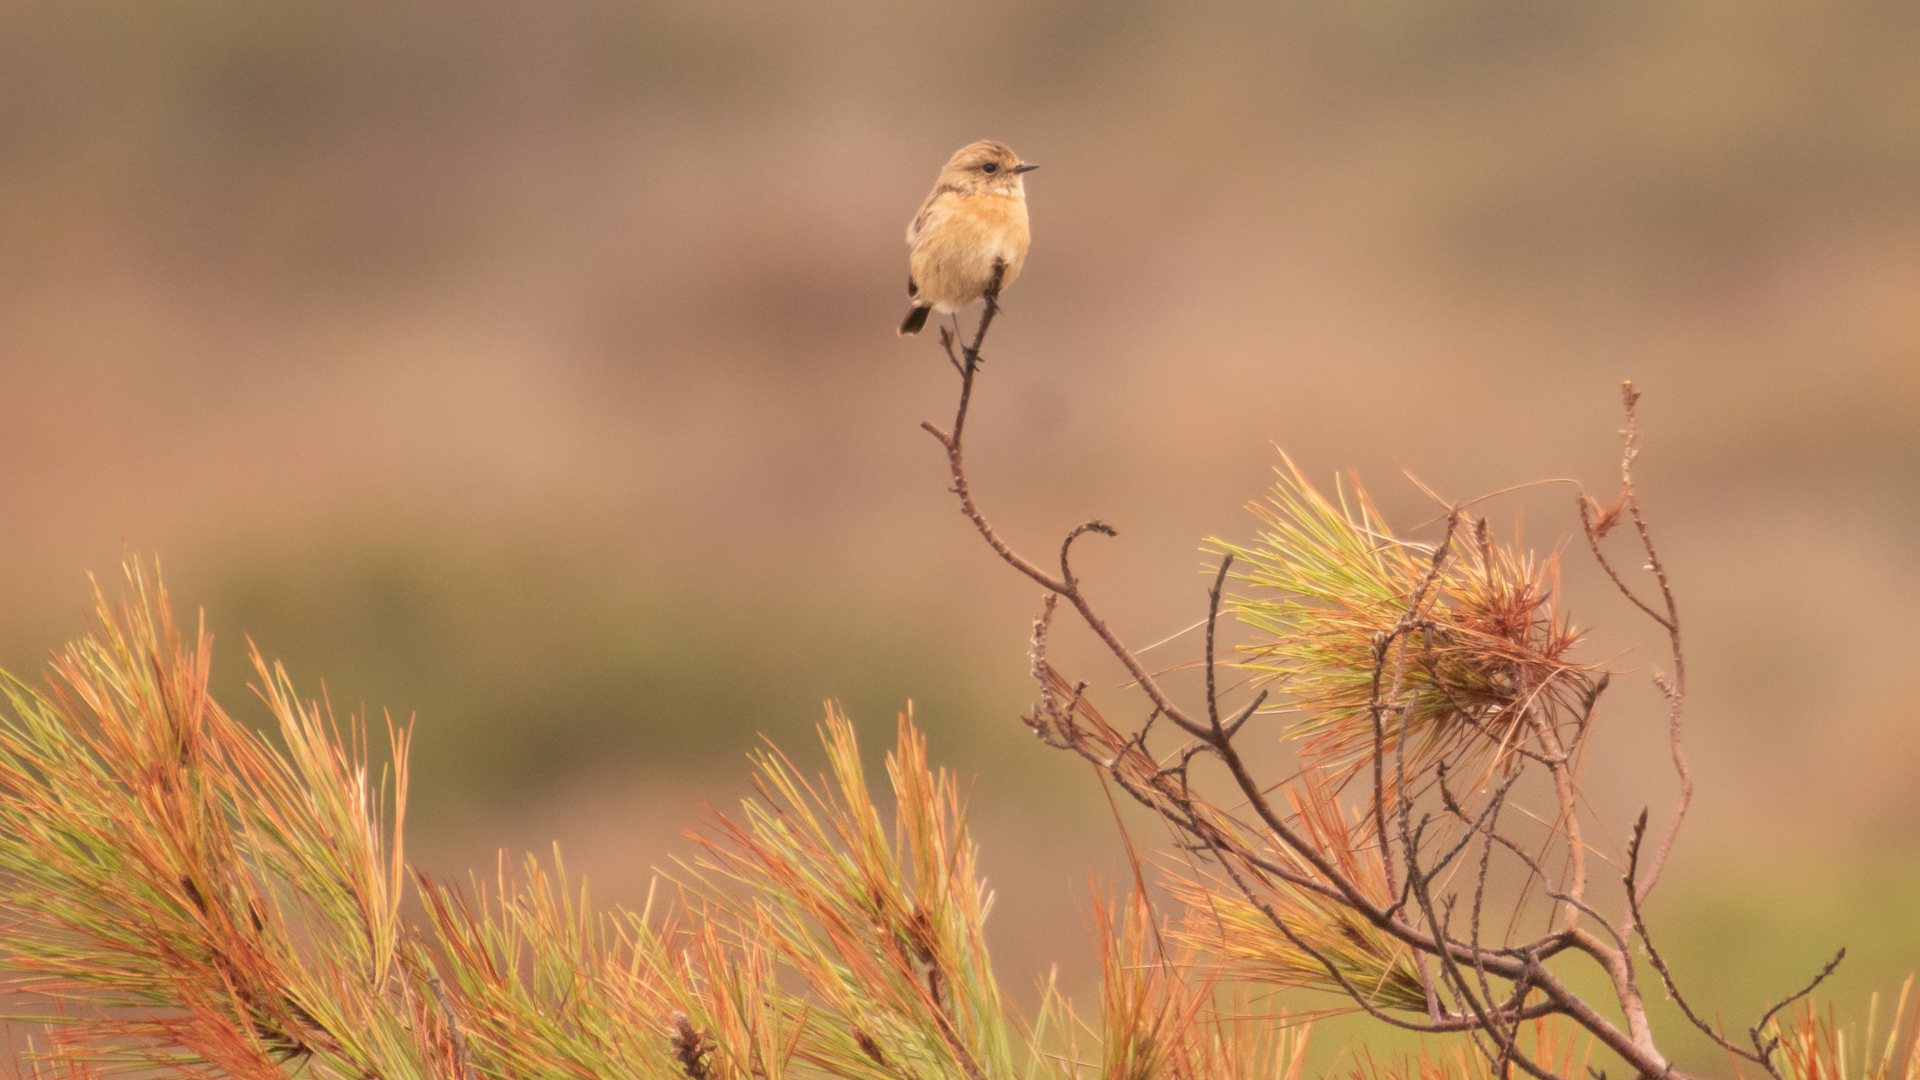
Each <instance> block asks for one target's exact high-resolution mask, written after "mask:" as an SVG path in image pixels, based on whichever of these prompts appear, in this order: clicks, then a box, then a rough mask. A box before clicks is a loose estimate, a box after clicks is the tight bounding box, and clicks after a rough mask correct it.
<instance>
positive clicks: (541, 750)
mask: <svg viewBox="0 0 1920 1080" xmlns="http://www.w3.org/2000/svg"><path fill="white" fill-rule="evenodd" d="M605 565H606V564H604V563H596V562H592V561H587V562H578V561H571V560H566V559H556V558H555V557H554V555H553V553H552V552H551V551H548V550H544V549H543V547H542V546H541V545H540V544H539V543H537V542H528V543H526V544H522V545H519V546H513V545H501V546H498V547H493V546H490V547H488V548H485V549H474V548H463V547H461V546H460V545H459V544H458V543H457V542H453V543H450V542H449V541H448V539H447V538H445V537H431V538H430V537H420V538H417V539H416V540H415V541H414V542H411V543H394V544H389V545H384V546H380V547H376V548H371V549H348V550H342V551H331V552H320V553H316V554H310V555H306V556H303V557H302V558H301V560H300V562H299V565H298V567H297V568H296V567H291V566H288V565H285V564H281V563H273V564H264V563H263V564H257V565H253V566H239V567H228V568H225V570H224V571H223V573H224V575H225V576H221V577H216V578H214V579H213V581H212V582H211V584H210V586H209V591H208V593H207V599H206V610H207V613H208V620H209V622H208V625H209V627H210V629H212V630H213V632H214V634H215V636H216V639H217V641H218V642H219V646H218V647H217V650H216V656H217V657H219V662H218V664H217V666H216V668H215V675H216V680H215V686H216V695H217V697H218V699H219V700H221V701H224V702H228V703H238V707H239V708H242V709H247V708H252V707H254V705H255V703H252V702H250V701H249V699H251V698H252V693H251V691H250V690H249V689H248V686H249V685H250V684H252V683H253V682H255V681H257V680H256V679H255V677H254V675H253V672H252V671H251V670H250V668H248V667H247V666H246V665H245V663H244V654H243V653H241V651H240V650H241V648H243V646H242V645H241V644H240V643H241V642H242V641H243V639H245V638H250V639H251V640H252V641H254V642H255V643H257V644H258V646H259V648H260V649H261V651H262V653H263V654H264V655H265V656H267V657H268V658H269V659H273V658H278V659H280V660H282V661H283V662H285V663H286V664H287V665H288V667H289V670H290V672H291V673H292V674H293V676H294V678H295V682H296V685H299V686H301V687H302V688H303V689H304V690H305V691H306V692H308V693H312V694H315V695H318V694H320V693H322V692H324V693H325V694H326V696H327V697H328V698H329V699H330V700H331V702H332V705H333V707H334V709H335V710H336V711H337V712H346V711H353V712H359V711H362V710H366V711H368V712H369V713H370V714H371V716H372V717H373V719H374V720H375V722H376V723H378V722H379V718H380V714H381V712H382V711H385V712H386V713H387V715H389V716H391V717H392V718H393V719H394V720H395V721H397V722H398V723H401V724H403V725H405V724H411V725H412V726H413V730H414V738H415V742H414V753H413V756H414V760H415V761H416V763H417V764H416V766H415V770H414V777H415V799H416V802H415V810H416V815H417V816H419V817H422V818H424V819H425V820H426V821H427V822H429V823H440V822H441V821H442V820H443V819H444V818H445V817H446V816H447V815H449V814H457V813H459V812H462V811H463V810H470V809H472V804H475V803H479V804H484V805H486V806H489V807H492V808H495V809H498V808H500V807H503V806H511V805H514V804H516V803H520V804H524V803H525V802H526V801H527V800H529V799H531V798H534V797H537V796H539V795H542V794H545V793H546V792H548V791H549V790H551V789H552V788H553V787H554V786H556V785H558V784H560V783H562V782H563V781H564V780H565V779H566V778H567V777H568V776H569V775H571V774H574V773H577V772H583V771H603V770H620V771H624V770H632V771H635V772H637V773H641V774H644V773H646V772H652V771H658V772H662V773H673V772H681V773H694V774H698V775H712V774H714V773H716V772H720V773H721V774H722V775H725V770H726V768H727V763H729V762H734V763H739V764H740V765H741V766H742V767H744V762H745V757H744V755H745V753H746V752H747V751H748V750H750V749H752V748H754V747H755V746H756V745H757V744H758V741H759V736H761V735H764V736H766V737H767V738H769V739H772V740H774V741H776V742H778V743H779V744H781V745H782V746H792V747H795V748H797V749H798V750H799V752H800V753H801V755H802V757H803V759H804V758H805V757H806V756H807V754H808V751H810V750H812V749H813V747H814V745H815V744H816V743H817V742H818V740H817V738H816V737H815V736H814V734H813V732H814V728H815V726H816V725H817V724H818V723H819V722H820V719H821V716H822V705H823V702H825V701H827V700H829V699H833V700H837V701H839V702H840V703H841V704H842V706H843V708H845V709H846V710H847V711H848V712H849V713H850V714H852V715H855V716H859V717H861V718H863V721H864V722H865V723H867V724H870V725H873V726H875V727H876V729H878V728H879V727H881V726H882V725H884V724H885V723H887V722H889V721H890V720H891V718H892V716H893V714H894V713H895V712H897V711H898V710H900V709H903V708H905V707H906V705H907V703H908V702H909V700H912V701H914V702H916V703H919V702H925V703H926V704H923V705H922V704H916V713H917V715H920V716H921V717H922V718H923V723H928V722H930V723H932V724H934V725H936V726H937V727H941V728H946V729H949V730H950V731H951V729H953V727H954V725H955V724H956V723H957V722H959V720H960V718H963V717H969V716H976V715H979V714H980V713H981V712H982V710H983V705H984V701H983V698H982V695H981V694H980V693H979V692H978V691H976V690H973V689H970V688H969V686H968V684H967V681H966V679H965V677H964V676H965V666H964V660H965V659H966V658H965V657H964V656H962V655H959V654H958V653H957V652H956V650H955V648H954V647H953V644H952V642H951V641H950V640H949V639H944V638H943V636H942V635H941V633H940V632H939V629H938V627H931V626H925V625H921V624H916V623H913V622H911V621H909V620H908V619H907V618H906V617H905V616H904V615H902V614H900V613H898V612H889V611H885V610H883V609H880V608H879V607H877V606H876V605H866V606H857V605H851V604H847V603H844V602H841V603H838V604H836V603H834V602H833V601H832V600H831V599H820V598H803V597H800V596H798V595H774V596H766V595H750V596H743V595H740V593H739V591H738V590H737V588H735V587H733V585H732V583H730V582H729V581H727V580H726V573H727V570H726V567H725V566H724V565H722V564H713V565H698V564H685V565H680V566H676V567H673V568H671V569H670V570H668V571H667V572H665V573H662V574H661V575H660V576H659V577H657V578H650V579H646V580H623V579H622V578H621V576H620V575H618V574H617V573H613V572H609V571H607V570H606V569H605ZM229 707H230V708H233V707H235V706H234V705H232V704H230V706H229ZM952 741H956V742H959V743H960V744H961V745H962V746H965V745H966V744H967V743H968V742H969V741H971V740H966V739H963V738H962V739H952ZM962 756H963V757H967V756H971V755H967V754H965V753H964V752H963V753H962ZM974 764H975V767H976V768H977V767H978V766H979V765H980V764H982V762H979V761H978V760H976V761H975V763H974ZM686 824H691V822H688V823H686Z"/></svg>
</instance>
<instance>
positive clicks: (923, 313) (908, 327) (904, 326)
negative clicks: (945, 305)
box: [900, 307, 933, 337]
mask: <svg viewBox="0 0 1920 1080" xmlns="http://www.w3.org/2000/svg"><path fill="white" fill-rule="evenodd" d="M932 310H933V309H932V308H923V307H916V308H914V309H913V310H912V311H909V312H907V318H906V321H905V322H903V323H901V324H900V336H901V337H905V336H907V335H908V334H917V333H919V332H920V328H921V327H923V326H925V325H927V312H929V311H932Z"/></svg>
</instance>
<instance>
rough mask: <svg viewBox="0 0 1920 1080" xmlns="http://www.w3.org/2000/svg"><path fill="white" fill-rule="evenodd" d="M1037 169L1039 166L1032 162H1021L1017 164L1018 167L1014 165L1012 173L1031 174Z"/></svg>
mask: <svg viewBox="0 0 1920 1080" xmlns="http://www.w3.org/2000/svg"><path fill="white" fill-rule="evenodd" d="M1039 167H1040V166H1038V165H1035V164H1034V163H1033V162H1031V161H1023V162H1021V163H1020V164H1018V165H1015V166H1014V167H1013V171H1014V172H1017V173H1023V172H1032V171H1033V170H1035V169H1037V168H1039Z"/></svg>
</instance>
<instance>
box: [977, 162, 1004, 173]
mask: <svg viewBox="0 0 1920 1080" xmlns="http://www.w3.org/2000/svg"><path fill="white" fill-rule="evenodd" d="M980 171H981V172H983V173H994V172H999V171H1000V164H999V163H998V162H994V161H989V162H987V163H986V164H985V165H982V166H980Z"/></svg>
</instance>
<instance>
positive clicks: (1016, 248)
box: [908, 194, 1028, 311]
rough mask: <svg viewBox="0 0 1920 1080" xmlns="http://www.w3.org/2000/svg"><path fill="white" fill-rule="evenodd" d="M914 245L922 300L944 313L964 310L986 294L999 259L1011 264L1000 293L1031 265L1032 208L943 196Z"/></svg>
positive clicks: (1009, 200)
mask: <svg viewBox="0 0 1920 1080" xmlns="http://www.w3.org/2000/svg"><path fill="white" fill-rule="evenodd" d="M933 211H934V212H933V213H932V214H929V215H928V216H927V222H926V224H925V225H924V226H923V227H922V228H921V230H920V235H919V236H917V237H916V238H915V239H914V244H913V251H912V253H911V256H910V258H909V260H908V261H909V264H910V267H911V270H912V273H913V280H914V282H915V283H916V284H917V285H919V287H920V294H919V296H920V299H922V300H925V301H928V302H930V303H931V304H932V305H933V306H934V307H935V308H936V309H938V310H940V311H952V310H955V309H957V308H963V307H965V306H967V305H968V304H971V303H973V302H974V301H975V300H978V299H980V295H981V294H982V293H984V292H986V289H987V282H988V280H990V279H991V278H992V277H993V264H994V260H995V259H1001V260H1004V261H1005V262H1006V264H1007V272H1006V276H1005V277H1003V278H1001V280H1000V287H1001V288H1002V289H1004V288H1006V287H1007V286H1008V285H1011V284H1013V279H1015V278H1017V277H1019V276H1020V267H1021V264H1023V263H1025V262H1026V261H1027V241H1028V232H1027V203H1026V200H1025V199H1021V198H1017V197H1014V196H1011V195H990V194H978V195H958V194H948V195H946V196H943V197H942V198H941V199H940V200H939V201H938V202H936V203H935V205H934V207H933Z"/></svg>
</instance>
